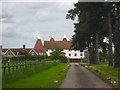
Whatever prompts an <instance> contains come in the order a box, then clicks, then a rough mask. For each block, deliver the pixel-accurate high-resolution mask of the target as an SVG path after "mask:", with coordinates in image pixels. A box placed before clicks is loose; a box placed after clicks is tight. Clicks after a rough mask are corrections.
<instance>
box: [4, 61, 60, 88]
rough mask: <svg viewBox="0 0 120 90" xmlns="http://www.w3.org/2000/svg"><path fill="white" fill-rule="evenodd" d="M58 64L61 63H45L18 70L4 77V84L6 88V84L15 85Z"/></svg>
mask: <svg viewBox="0 0 120 90" xmlns="http://www.w3.org/2000/svg"><path fill="white" fill-rule="evenodd" d="M58 64H59V62H50V63H46V62H43V63H38V64H33V65H28V66H25V67H24V68H21V69H18V70H16V71H14V72H12V73H6V74H5V75H2V84H3V86H4V85H6V84H9V83H13V82H15V81H18V80H21V79H25V78H27V77H29V76H32V75H34V74H36V73H40V72H42V71H44V70H47V69H49V68H51V67H53V66H56V65H58Z"/></svg>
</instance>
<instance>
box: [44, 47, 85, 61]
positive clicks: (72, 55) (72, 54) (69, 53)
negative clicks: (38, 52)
mask: <svg viewBox="0 0 120 90" xmlns="http://www.w3.org/2000/svg"><path fill="white" fill-rule="evenodd" d="M51 52H52V50H50V49H49V50H48V51H47V52H46V53H47V55H48V56H50V53H51ZM62 52H64V53H65V56H66V57H67V58H70V59H81V58H84V52H80V50H68V49H66V50H63V51H62ZM75 54H76V56H75ZM81 54H82V56H81Z"/></svg>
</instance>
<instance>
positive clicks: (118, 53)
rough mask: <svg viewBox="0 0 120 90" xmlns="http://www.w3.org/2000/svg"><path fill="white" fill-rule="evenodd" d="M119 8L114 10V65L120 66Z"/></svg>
mask: <svg viewBox="0 0 120 90" xmlns="http://www.w3.org/2000/svg"><path fill="white" fill-rule="evenodd" d="M119 12H120V9H119V11H118V12H116V14H115V16H116V24H115V32H114V34H115V43H114V46H115V61H114V67H115V68H120V25H119V24H120V14H119Z"/></svg>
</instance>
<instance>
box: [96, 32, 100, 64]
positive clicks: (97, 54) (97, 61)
mask: <svg viewBox="0 0 120 90" xmlns="http://www.w3.org/2000/svg"><path fill="white" fill-rule="evenodd" d="M95 37H96V42H95V52H96V55H95V58H96V61H95V64H98V63H99V51H98V46H99V44H98V33H96V34H95Z"/></svg>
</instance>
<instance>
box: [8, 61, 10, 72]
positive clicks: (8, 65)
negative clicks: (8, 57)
mask: <svg viewBox="0 0 120 90" xmlns="http://www.w3.org/2000/svg"><path fill="white" fill-rule="evenodd" d="M8 73H9V74H10V63H9V62H8Z"/></svg>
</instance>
